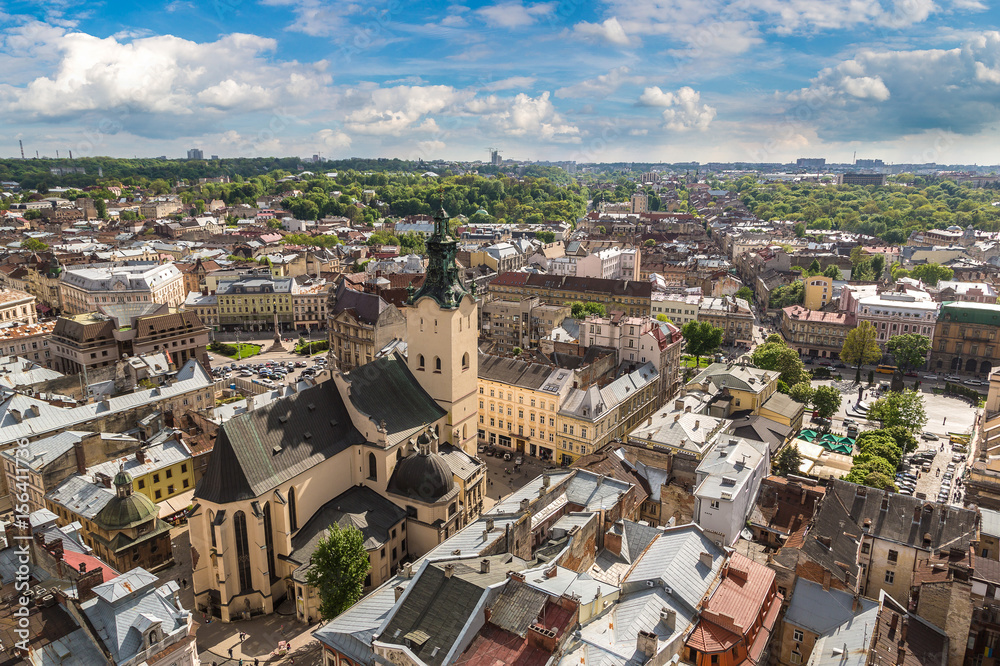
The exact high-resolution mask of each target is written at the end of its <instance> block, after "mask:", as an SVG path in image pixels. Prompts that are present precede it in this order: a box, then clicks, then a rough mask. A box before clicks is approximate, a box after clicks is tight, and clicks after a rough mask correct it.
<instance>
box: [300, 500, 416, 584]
mask: <svg viewBox="0 0 1000 666" xmlns="http://www.w3.org/2000/svg"><path fill="white" fill-rule="evenodd" d="M404 518H406V511H405V510H404V509H402V508H400V507H398V506H396V505H395V504H393V503H392V502H390V501H389V500H387V499H385V498H384V497H382V496H381V495H379V494H378V493H377V492H375V491H374V490H372V489H371V488H369V487H368V486H353V487H351V488H349V489H347V490H346V491H344V492H342V493H341V494H339V495H337V496H336V497H334V498H333V499H332V500H330V501H329V502H327V503H326V504H324V505H323V506H321V507H320V508H319V510H317V511H316V513H314V514H313V515H312V517H311V518H310V519H309V520H308V522H306V524H305V525H303V526H302V527H301V528H300V529H299V530H298V531H297V532H296V533H295V536H293V537H292V552H291V553H289V555H288V559H289V560H291V561H292V562H294V563H296V564H298V565H300V566H299V569H297V570H296V571H295V573H294V574H293V575H294V577H295V579H296V580H305V578H304V576H305V570H306V569H307V568H308V567H309V561H310V559H311V558H312V554H313V552H314V551H315V550H316V547H317V546H318V545H319V540H320V538H321V537H323V536H324V535H326V533H327V529H328V528H329V527H330V526H331V525H333V524H334V523H336V524H337V525H339V526H340V527H341V528H346V527H349V526H353V527H356V528H357V529H359V530H360V531H361V535H362V537H363V538H364V547H365V550H368V551H371V550H375V549H378V548H381V547H382V546H384V545H385V544H386V542H387V541H389V530H391V529H392V528H393V527H394V526H395V525H397V524H399V523H400V522H401V521H402V520H403V519H404Z"/></svg>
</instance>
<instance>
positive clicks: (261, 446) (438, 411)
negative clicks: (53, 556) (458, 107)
mask: <svg viewBox="0 0 1000 666" xmlns="http://www.w3.org/2000/svg"><path fill="white" fill-rule="evenodd" d="M456 247H457V241H456V240H455V239H454V238H452V237H451V236H450V234H449V231H448V220H447V219H446V217H445V216H444V214H443V211H442V213H441V214H440V215H439V216H438V217H437V218H436V219H435V226H434V234H433V235H432V236H431V237H430V239H429V240H428V241H427V251H428V255H429V265H428V268H427V277H426V279H425V281H424V283H423V285H421V287H420V289H419V290H416V291H415V292H414V291H412V290H411V294H410V297H409V302H408V307H406V308H405V312H404V314H405V315H406V319H407V321H406V325H407V332H408V345H407V354H406V357H404V356H403V355H402V354H400V353H399V352H398V351H394V352H392V353H391V354H389V355H386V356H381V357H379V358H376V359H375V360H373V361H371V362H369V363H366V364H364V365H361V366H359V367H356V368H353V369H352V370H350V371H349V372H342V371H341V370H340V368H339V367H338V364H337V359H336V357H335V356H333V355H332V352H331V357H330V363H329V364H328V366H329V367H330V372H329V373H328V374H327V373H324V375H323V376H321V377H319V378H318V380H317V383H316V384H315V385H314V386H310V387H308V388H300V390H299V391H298V392H297V393H295V394H294V395H291V396H289V397H288V398H285V399H283V400H280V401H276V402H273V403H270V404H268V405H266V406H264V407H262V408H259V409H256V410H253V411H250V412H247V413H245V414H242V415H240V416H237V417H235V418H233V419H231V420H229V421H227V422H226V423H225V424H224V425H223V426H222V427H221V428H220V430H219V435H218V438H217V440H216V443H215V447H214V450H213V452H212V457H211V460H210V462H209V466H208V469H207V470H206V472H205V475H204V477H203V478H202V479H201V481H200V482H199V484H198V487H197V488H196V490H195V502H196V505H195V508H194V510H193V514H192V515H191V519H190V535H191V549H192V567H193V570H194V573H193V584H194V592H195V604H196V606H197V608H198V610H201V611H204V612H207V613H210V614H211V615H213V616H216V617H219V618H221V619H222V620H223V621H226V622H228V621H231V620H234V619H240V618H244V617H250V616H253V615H258V614H262V613H265V614H266V613H271V612H273V611H274V610H275V609H276V608H277V606H278V604H280V603H281V602H282V601H284V600H285V599H291V600H294V603H295V610H296V615H297V617H298V618H299V619H301V620H303V621H306V622H315V621H318V620H319V619H320V618H319V612H318V608H319V598H318V595H317V593H316V591H315V590H313V589H311V588H310V587H309V586H308V585H307V584H306V582H305V581H306V577H305V574H306V572H307V570H308V568H309V566H310V564H309V561H310V556H311V554H312V552H313V550H315V548H316V546H317V544H318V541H319V539H320V537H321V536H322V535H323V534H324V533H325V532H326V530H327V528H328V526H329V525H331V524H332V523H334V522H336V523H337V524H339V525H341V526H347V525H354V526H356V527H358V529H360V530H361V532H362V535H363V537H364V541H365V549H366V551H367V553H368V557H369V560H370V562H371V572H370V575H369V579H368V580H367V581H366V585H365V590H366V591H367V590H369V589H373V588H374V587H377V586H378V585H380V584H381V583H382V582H383V581H385V580H386V579H388V578H389V577H391V576H392V575H393V574H394V573H395V572H396V571H397V570H398V569H399V568H400V566H401V565H402V563H403V562H405V561H410V560H412V559H413V558H415V557H419V556H420V555H422V554H423V553H425V552H427V551H429V550H430V549H432V548H433V547H434V546H436V545H438V544H439V543H441V542H442V541H444V540H445V539H447V538H448V537H450V536H452V535H453V534H454V533H455V532H456V531H458V530H459V529H461V528H462V527H464V526H465V525H467V524H469V523H470V522H472V521H474V520H476V518H477V517H478V516H479V514H480V513H481V511H482V505H483V496H484V493H485V483H486V481H485V465H484V464H483V463H482V462H481V461H480V460H478V459H477V458H476V457H475V446H476V421H475V419H476V418H477V414H478V403H477V398H476V392H477V390H478V388H477V386H478V382H477V375H478V363H477V354H476V341H477V331H476V322H477V321H478V317H477V307H478V306H477V303H476V298H475V293H474V290H473V292H471V293H470V292H469V291H467V290H466V288H465V286H464V285H463V284H462V282H461V279H460V274H459V269H458V267H457V266H456V264H455V252H456ZM299 386H300V387H302V386H303V384H300V385H299Z"/></svg>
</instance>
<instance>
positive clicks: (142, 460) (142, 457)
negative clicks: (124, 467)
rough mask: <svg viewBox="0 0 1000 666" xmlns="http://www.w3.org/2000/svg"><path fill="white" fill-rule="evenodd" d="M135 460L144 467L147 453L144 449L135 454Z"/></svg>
mask: <svg viewBox="0 0 1000 666" xmlns="http://www.w3.org/2000/svg"><path fill="white" fill-rule="evenodd" d="M135 459H136V461H137V462H138V463H139V464H140V465H142V464H143V463H145V462H146V452H145V451H143V450H142V449H139V450H138V451H136V452H135Z"/></svg>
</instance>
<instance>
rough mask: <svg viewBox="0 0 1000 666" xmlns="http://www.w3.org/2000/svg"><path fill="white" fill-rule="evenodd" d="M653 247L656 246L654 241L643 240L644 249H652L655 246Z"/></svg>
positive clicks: (649, 239)
mask: <svg viewBox="0 0 1000 666" xmlns="http://www.w3.org/2000/svg"><path fill="white" fill-rule="evenodd" d="M655 245H656V241H655V240H653V239H652V238H647V239H646V240H645V241H644V242H643V246H645V247H653V246H655Z"/></svg>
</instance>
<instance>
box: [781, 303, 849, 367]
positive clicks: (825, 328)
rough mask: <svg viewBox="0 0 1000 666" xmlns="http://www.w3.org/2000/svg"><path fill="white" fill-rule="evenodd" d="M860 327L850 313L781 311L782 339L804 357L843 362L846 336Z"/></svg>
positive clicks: (801, 308) (799, 308) (798, 308)
mask: <svg viewBox="0 0 1000 666" xmlns="http://www.w3.org/2000/svg"><path fill="white" fill-rule="evenodd" d="M855 327H857V317H856V316H855V315H854V313H851V312H821V311H818V310H811V309H808V308H806V307H804V306H802V305H792V306H789V307H787V308H784V309H783V310H782V311H781V335H782V337H783V338H785V341H786V342H787V343H788V346H789V347H792V348H793V349H795V350H796V351H798V353H799V355H801V356H812V357H815V358H831V359H836V358H840V350H841V349H842V348H843V346H844V339H845V338H846V337H847V334H848V333H850V332H851V331H852V330H853V329H854V328H855Z"/></svg>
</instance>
